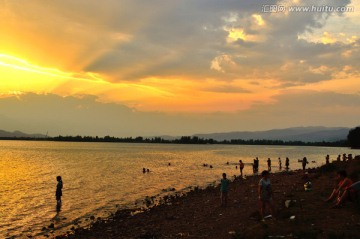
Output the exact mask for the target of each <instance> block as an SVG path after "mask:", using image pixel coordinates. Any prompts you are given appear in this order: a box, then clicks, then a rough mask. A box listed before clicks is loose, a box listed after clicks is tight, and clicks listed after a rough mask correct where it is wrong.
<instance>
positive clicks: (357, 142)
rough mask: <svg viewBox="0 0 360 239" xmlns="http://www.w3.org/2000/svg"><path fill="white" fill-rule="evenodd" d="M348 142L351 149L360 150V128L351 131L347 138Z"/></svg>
mask: <svg viewBox="0 0 360 239" xmlns="http://www.w3.org/2000/svg"><path fill="white" fill-rule="evenodd" d="M347 140H348V144H349V146H350V147H351V148H356V149H360V127H356V128H355V129H351V130H350V131H349V134H348V136H347Z"/></svg>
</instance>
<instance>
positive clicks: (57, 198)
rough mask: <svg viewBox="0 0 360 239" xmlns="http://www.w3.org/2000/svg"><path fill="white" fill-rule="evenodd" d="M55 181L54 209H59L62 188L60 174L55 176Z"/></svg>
mask: <svg viewBox="0 0 360 239" xmlns="http://www.w3.org/2000/svg"><path fill="white" fill-rule="evenodd" d="M56 181H57V182H58V183H57V185H56V193H55V197H56V211H60V209H61V196H62V188H63V181H62V179H61V176H57V177H56Z"/></svg>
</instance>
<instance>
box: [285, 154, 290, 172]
mask: <svg viewBox="0 0 360 239" xmlns="http://www.w3.org/2000/svg"><path fill="white" fill-rule="evenodd" d="M289 165H290V160H289V158H288V157H286V160H285V167H286V170H289Z"/></svg>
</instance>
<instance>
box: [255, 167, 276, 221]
mask: <svg viewBox="0 0 360 239" xmlns="http://www.w3.org/2000/svg"><path fill="white" fill-rule="evenodd" d="M269 176H270V174H269V171H267V170H264V171H262V172H261V179H260V181H259V187H258V193H259V201H260V214H261V218H262V219H264V215H265V209H266V207H267V206H268V207H269V209H270V211H271V214H274V212H275V211H274V206H273V191H272V188H271V182H270V178H269Z"/></svg>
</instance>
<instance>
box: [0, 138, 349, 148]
mask: <svg viewBox="0 0 360 239" xmlns="http://www.w3.org/2000/svg"><path fill="white" fill-rule="evenodd" d="M0 140H19V141H55V142H89V143H92V142H95V143H150V144H223V145H274V146H276V145H277V146H319V147H349V148H350V146H349V145H348V142H347V141H346V140H340V141H334V142H326V141H322V142H303V141H284V140H267V139H261V140H253V139H250V140H243V139H232V140H222V141H218V140H214V139H203V138H199V137H196V136H182V137H181V138H179V139H173V140H167V139H163V138H161V137H153V138H143V137H141V136H139V137H135V138H133V137H126V138H117V137H111V136H105V137H97V136H96V137H93V136H56V137H47V138H34V137H0Z"/></svg>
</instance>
